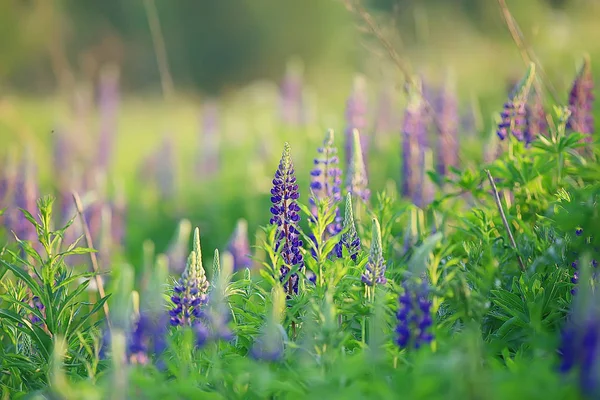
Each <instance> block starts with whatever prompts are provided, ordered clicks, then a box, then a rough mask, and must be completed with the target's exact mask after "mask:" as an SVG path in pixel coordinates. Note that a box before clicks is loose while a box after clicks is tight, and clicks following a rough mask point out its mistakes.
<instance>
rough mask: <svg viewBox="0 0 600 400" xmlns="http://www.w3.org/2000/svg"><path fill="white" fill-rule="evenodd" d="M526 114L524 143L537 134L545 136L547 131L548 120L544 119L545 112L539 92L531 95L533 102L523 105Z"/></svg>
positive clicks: (527, 142)
mask: <svg viewBox="0 0 600 400" xmlns="http://www.w3.org/2000/svg"><path fill="white" fill-rule="evenodd" d="M525 110H526V115H527V129H526V130H525V143H526V144H530V143H531V142H533V141H534V140H535V139H536V138H537V137H538V136H540V135H543V136H546V135H547V132H548V121H546V112H545V111H544V104H543V103H542V98H541V96H540V95H539V94H537V93H536V94H535V95H534V96H533V104H532V105H531V106H529V105H527V106H526V107H525Z"/></svg>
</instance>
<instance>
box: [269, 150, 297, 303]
mask: <svg viewBox="0 0 600 400" xmlns="http://www.w3.org/2000/svg"><path fill="white" fill-rule="evenodd" d="M298 197H300V195H299V193H298V184H297V183H296V176H295V174H294V165H293V163H292V159H291V156H290V145H289V144H288V143H287V142H286V143H285V145H284V149H283V154H282V156H281V161H280V163H279V168H278V169H277V171H276V172H275V178H274V179H273V188H272V189H271V202H272V203H273V206H272V207H271V213H272V214H273V217H272V218H271V220H270V221H269V222H270V223H271V224H273V225H276V226H277V232H276V234H275V240H276V243H275V251H276V252H278V251H281V257H282V258H283V262H284V263H283V265H282V266H281V270H280V273H281V277H280V279H281V280H282V281H283V278H284V277H285V275H287V274H288V272H290V270H291V268H292V267H294V266H296V265H298V266H299V268H300V269H302V267H303V266H304V258H303V256H302V254H301V253H300V248H301V247H302V244H303V243H302V240H300V231H299V229H298V222H299V221H300V215H299V214H298V212H299V211H300V206H298V204H296V200H298ZM284 287H285V290H286V292H287V293H288V294H292V293H296V294H297V293H298V274H296V273H294V274H292V275H291V276H290V277H289V279H288V281H287V282H285V283H284Z"/></svg>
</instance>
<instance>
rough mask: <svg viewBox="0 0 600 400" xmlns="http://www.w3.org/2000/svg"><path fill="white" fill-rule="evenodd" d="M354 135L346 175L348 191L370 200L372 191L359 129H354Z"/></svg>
mask: <svg viewBox="0 0 600 400" xmlns="http://www.w3.org/2000/svg"><path fill="white" fill-rule="evenodd" d="M353 136H354V146H353V147H352V158H351V161H350V165H349V168H348V173H347V176H346V180H347V181H346V191H347V192H348V193H352V195H354V196H357V197H358V198H359V199H361V200H362V201H364V202H368V201H369V198H370V197H371V191H370V190H369V180H368V178H367V169H366V166H365V162H364V159H363V153H362V150H361V146H360V133H359V132H358V130H357V129H355V130H354V131H353Z"/></svg>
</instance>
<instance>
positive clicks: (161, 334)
mask: <svg viewBox="0 0 600 400" xmlns="http://www.w3.org/2000/svg"><path fill="white" fill-rule="evenodd" d="M167 319H168V318H167V315H165V314H162V313H161V314H160V315H158V316H152V315H150V314H149V313H147V312H142V313H140V316H139V318H138V320H137V322H136V324H135V328H134V329H133V332H131V335H130V337H129V343H128V349H127V350H128V351H127V353H128V359H129V362H130V363H131V364H141V365H146V364H148V363H149V362H150V358H151V357H152V355H155V356H159V355H160V354H162V353H163V352H164V351H165V349H166V348H167V341H166V337H167V332H168V330H167V327H168V324H167V322H166V320H167Z"/></svg>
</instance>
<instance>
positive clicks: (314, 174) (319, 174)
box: [309, 129, 342, 236]
mask: <svg viewBox="0 0 600 400" xmlns="http://www.w3.org/2000/svg"><path fill="white" fill-rule="evenodd" d="M317 151H318V152H319V154H321V155H322V156H321V157H317V158H315V160H314V163H315V167H314V169H313V170H312V171H311V172H310V176H311V183H310V188H311V191H312V195H311V196H310V198H309V203H310V205H311V212H312V215H313V217H314V218H315V219H316V218H317V217H318V212H317V203H318V202H319V201H322V200H324V199H329V200H330V201H331V203H330V204H331V206H332V207H334V208H335V219H334V221H333V222H332V223H331V224H329V225H328V226H327V230H326V234H327V235H328V236H335V235H337V234H338V233H340V232H341V231H342V217H341V216H340V210H339V207H338V203H339V202H340V201H341V200H342V189H341V185H342V171H341V170H340V168H339V167H338V164H339V158H338V156H337V148H336V147H335V146H334V145H333V130H332V129H330V130H328V131H327V135H326V136H325V140H324V141H323V147H319V149H318V150H317Z"/></svg>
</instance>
